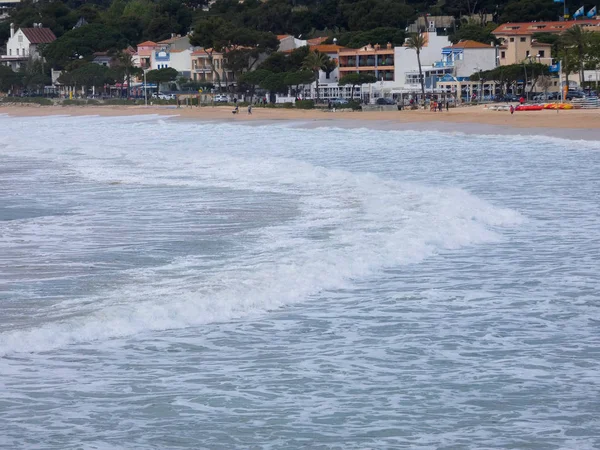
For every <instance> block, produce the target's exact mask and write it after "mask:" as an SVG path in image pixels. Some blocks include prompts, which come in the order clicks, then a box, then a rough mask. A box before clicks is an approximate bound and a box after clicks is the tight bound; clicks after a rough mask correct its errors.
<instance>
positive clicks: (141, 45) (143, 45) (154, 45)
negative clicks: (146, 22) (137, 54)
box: [137, 41, 156, 47]
mask: <svg viewBox="0 0 600 450" xmlns="http://www.w3.org/2000/svg"><path fill="white" fill-rule="evenodd" d="M137 46H138V47H156V42H152V41H146V42H142V43H141V44H138V45H137Z"/></svg>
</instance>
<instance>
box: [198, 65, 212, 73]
mask: <svg viewBox="0 0 600 450" xmlns="http://www.w3.org/2000/svg"><path fill="white" fill-rule="evenodd" d="M193 70H194V72H197V73H200V72H212V70H213V68H212V66H211V65H210V64H207V65H205V66H202V65H200V66H194V68H193Z"/></svg>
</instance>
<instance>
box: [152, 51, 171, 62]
mask: <svg viewBox="0 0 600 450" xmlns="http://www.w3.org/2000/svg"><path fill="white" fill-rule="evenodd" d="M170 59H171V54H170V53H167V52H165V51H160V52H154V60H155V61H169V60H170Z"/></svg>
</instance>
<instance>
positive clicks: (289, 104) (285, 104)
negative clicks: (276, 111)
mask: <svg viewBox="0 0 600 450" xmlns="http://www.w3.org/2000/svg"><path fill="white" fill-rule="evenodd" d="M282 106H283V107H284V108H286V109H291V108H293V107H294V104H293V103H292V102H285V103H284V104H283V105H282Z"/></svg>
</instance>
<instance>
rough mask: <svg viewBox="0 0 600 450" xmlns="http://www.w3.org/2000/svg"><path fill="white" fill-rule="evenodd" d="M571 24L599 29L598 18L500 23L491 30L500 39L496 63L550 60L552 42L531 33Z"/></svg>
mask: <svg viewBox="0 0 600 450" xmlns="http://www.w3.org/2000/svg"><path fill="white" fill-rule="evenodd" d="M574 26H581V27H583V28H585V29H586V30H590V31H600V19H584V20H569V21H557V22H526V23H504V24H502V25H500V26H499V27H498V28H496V29H495V30H494V31H493V32H492V34H493V35H494V36H496V37H497V38H498V39H499V40H500V41H501V42H502V44H501V45H500V46H499V48H498V52H499V54H498V60H499V64H500V65H503V66H504V65H510V64H520V63H522V62H523V61H526V60H530V61H532V62H536V61H537V62H540V63H542V64H547V65H550V64H552V56H553V55H552V45H550V44H544V43H541V42H538V41H537V40H536V39H535V38H534V35H535V34H536V33H551V34H561V33H564V32H565V31H566V30H568V29H569V28H572V27H574Z"/></svg>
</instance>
